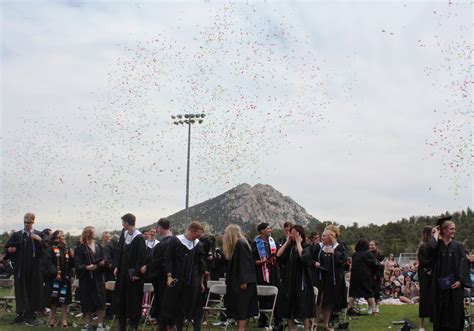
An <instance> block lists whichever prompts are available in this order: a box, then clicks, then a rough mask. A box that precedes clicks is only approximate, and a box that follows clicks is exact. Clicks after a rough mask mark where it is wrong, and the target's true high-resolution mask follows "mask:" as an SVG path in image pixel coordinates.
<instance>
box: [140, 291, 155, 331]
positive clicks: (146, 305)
mask: <svg viewBox="0 0 474 331" xmlns="http://www.w3.org/2000/svg"><path fill="white" fill-rule="evenodd" d="M154 292H155V289H154V288H153V284H152V283H145V284H143V294H150V295H151V300H150V303H145V302H144V303H143V304H142V310H143V309H145V321H144V322H143V327H142V331H143V330H145V326H146V323H147V322H148V320H149V319H150V312H151V307H152V306H153V300H155V295H154Z"/></svg>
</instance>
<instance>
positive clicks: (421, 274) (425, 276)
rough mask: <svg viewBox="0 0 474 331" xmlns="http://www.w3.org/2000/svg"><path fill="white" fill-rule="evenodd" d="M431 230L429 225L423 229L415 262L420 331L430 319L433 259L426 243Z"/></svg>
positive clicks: (422, 330)
mask: <svg viewBox="0 0 474 331" xmlns="http://www.w3.org/2000/svg"><path fill="white" fill-rule="evenodd" d="M432 230H433V228H432V227H431V226H429V225H427V226H425V227H424V228H423V234H422V237H421V244H420V246H419V247H418V252H417V256H416V257H417V261H418V283H419V285H420V304H419V306H418V317H419V323H418V328H419V330H421V331H424V330H425V326H424V320H425V318H428V317H430V311H431V309H430V306H431V290H430V287H431V268H432V264H433V258H432V257H431V256H430V255H429V252H428V241H429V240H430V238H431V231H432Z"/></svg>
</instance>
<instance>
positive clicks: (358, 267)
mask: <svg viewBox="0 0 474 331" xmlns="http://www.w3.org/2000/svg"><path fill="white" fill-rule="evenodd" d="M354 249H355V253H354V254H353V255H352V268H351V280H350V286H349V310H348V313H349V315H354V313H355V312H354V308H353V306H354V301H355V299H356V298H365V299H366V300H367V301H368V303H369V308H370V311H371V314H373V315H376V314H377V312H376V309H375V299H374V297H375V294H374V287H375V286H374V284H373V282H374V277H373V274H374V273H375V272H376V271H378V269H379V266H380V263H379V262H378V261H377V260H376V259H375V256H374V254H373V253H372V252H371V251H370V250H369V242H368V241H367V239H359V240H358V241H357V243H356V245H355V248H354Z"/></svg>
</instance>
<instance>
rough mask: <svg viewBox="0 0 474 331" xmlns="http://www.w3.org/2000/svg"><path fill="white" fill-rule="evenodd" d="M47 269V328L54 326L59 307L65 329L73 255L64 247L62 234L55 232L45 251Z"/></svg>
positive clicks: (64, 242)
mask: <svg viewBox="0 0 474 331" xmlns="http://www.w3.org/2000/svg"><path fill="white" fill-rule="evenodd" d="M46 256H47V261H48V269H47V273H46V278H45V282H44V283H45V289H46V291H45V293H46V298H45V299H46V307H49V308H51V313H50V317H49V326H50V327H54V326H55V325H56V308H57V307H58V306H59V307H61V327H63V328H67V327H68V323H67V306H68V305H69V304H70V303H71V300H72V294H71V293H72V292H71V280H72V278H73V268H74V253H73V251H70V250H69V249H68V248H67V247H66V241H65V238H64V232H63V231H61V230H56V231H54V233H53V234H52V237H51V246H50V247H49V248H48V249H47V250H46Z"/></svg>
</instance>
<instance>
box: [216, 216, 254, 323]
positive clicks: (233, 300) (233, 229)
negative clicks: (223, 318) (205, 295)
mask: <svg viewBox="0 0 474 331" xmlns="http://www.w3.org/2000/svg"><path fill="white" fill-rule="evenodd" d="M222 241H223V248H224V255H225V257H226V259H227V260H228V263H227V277H226V295H225V297H224V301H225V307H226V309H227V316H228V317H231V318H233V319H235V320H236V321H237V323H238V328H239V331H244V330H245V324H246V321H247V319H249V318H250V317H254V316H257V315H258V301H257V275H256V273H255V265H254V260H253V257H252V251H251V249H250V245H249V243H248V241H247V239H245V237H244V235H243V234H242V231H241V230H240V227H239V226H238V225H235V224H230V225H229V226H227V228H226V229H225V232H224V236H223V238H222Z"/></svg>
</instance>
